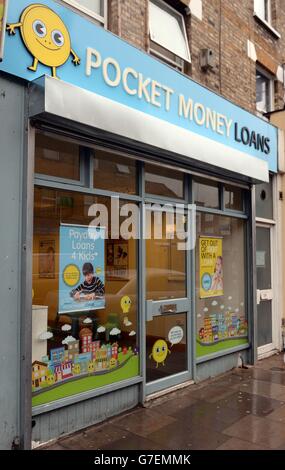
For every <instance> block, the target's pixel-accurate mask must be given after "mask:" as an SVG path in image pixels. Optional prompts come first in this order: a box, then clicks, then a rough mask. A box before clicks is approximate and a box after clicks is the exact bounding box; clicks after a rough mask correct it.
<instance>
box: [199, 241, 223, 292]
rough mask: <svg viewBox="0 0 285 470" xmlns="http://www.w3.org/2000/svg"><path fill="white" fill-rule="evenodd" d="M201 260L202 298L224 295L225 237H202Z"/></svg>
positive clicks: (200, 246) (200, 244)
mask: <svg viewBox="0 0 285 470" xmlns="http://www.w3.org/2000/svg"><path fill="white" fill-rule="evenodd" d="M199 260H200V272H199V275H200V298H201V299H205V298H208V297H217V296H219V295H223V294H224V277H223V239H222V238H221V237H203V236H202V237H200V238H199Z"/></svg>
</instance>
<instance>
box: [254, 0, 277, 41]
mask: <svg viewBox="0 0 285 470" xmlns="http://www.w3.org/2000/svg"><path fill="white" fill-rule="evenodd" d="M261 1H262V2H263V3H264V16H263V15H262V14H261V12H260V7H259V2H261ZM253 3H254V5H253V16H254V17H255V18H256V19H257V20H258V21H259V22H261V23H262V24H263V26H265V27H266V28H267V29H268V30H269V31H270V32H271V33H272V34H273V35H274V36H275V37H276V38H277V39H280V38H281V35H280V34H279V33H278V31H276V29H275V28H273V26H272V3H271V0H253ZM262 9H263V8H262ZM266 17H267V19H266Z"/></svg>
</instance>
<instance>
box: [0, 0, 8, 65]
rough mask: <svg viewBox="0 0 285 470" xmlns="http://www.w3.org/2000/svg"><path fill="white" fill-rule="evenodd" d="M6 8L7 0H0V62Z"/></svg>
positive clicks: (2, 50)
mask: <svg viewBox="0 0 285 470" xmlns="http://www.w3.org/2000/svg"><path fill="white" fill-rule="evenodd" d="M7 10H8V0H0V62H1V60H2V59H3V55H4V41H5V30H6V18H7Z"/></svg>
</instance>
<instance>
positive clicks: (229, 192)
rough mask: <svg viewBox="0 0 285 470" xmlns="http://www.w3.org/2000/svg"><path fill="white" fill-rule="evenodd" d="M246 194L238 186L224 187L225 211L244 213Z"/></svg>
mask: <svg viewBox="0 0 285 470" xmlns="http://www.w3.org/2000/svg"><path fill="white" fill-rule="evenodd" d="M243 198H244V192H243V190H242V189H240V188H238V187H236V186H230V185H229V184H225V186H224V204H225V209H229V210H234V211H243Z"/></svg>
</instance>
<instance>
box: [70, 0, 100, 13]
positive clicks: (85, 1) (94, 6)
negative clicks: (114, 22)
mask: <svg viewBox="0 0 285 470" xmlns="http://www.w3.org/2000/svg"><path fill="white" fill-rule="evenodd" d="M74 3H77V4H78V5H80V6H82V7H85V8H88V10H90V11H92V12H94V13H97V15H101V16H104V13H103V1H102V0H74Z"/></svg>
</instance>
